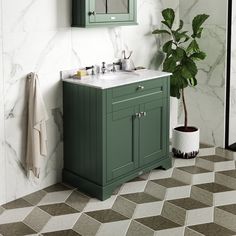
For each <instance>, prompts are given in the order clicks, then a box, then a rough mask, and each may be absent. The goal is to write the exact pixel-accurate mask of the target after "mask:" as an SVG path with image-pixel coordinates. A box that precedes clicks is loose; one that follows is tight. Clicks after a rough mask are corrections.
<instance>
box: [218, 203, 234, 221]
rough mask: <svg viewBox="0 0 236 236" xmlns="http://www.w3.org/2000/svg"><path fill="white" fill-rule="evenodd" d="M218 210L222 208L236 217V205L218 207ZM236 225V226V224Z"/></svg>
mask: <svg viewBox="0 0 236 236" xmlns="http://www.w3.org/2000/svg"><path fill="white" fill-rule="evenodd" d="M217 208H220V209H222V210H224V211H227V212H230V213H232V214H233V215H236V204H232V205H226V206H220V207H217ZM235 224H236V222H235Z"/></svg>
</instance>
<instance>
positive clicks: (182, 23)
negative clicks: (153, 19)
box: [176, 20, 184, 31]
mask: <svg viewBox="0 0 236 236" xmlns="http://www.w3.org/2000/svg"><path fill="white" fill-rule="evenodd" d="M183 27H184V22H183V21H182V20H180V21H179V28H178V29H177V30H176V31H180V30H182V29H183Z"/></svg>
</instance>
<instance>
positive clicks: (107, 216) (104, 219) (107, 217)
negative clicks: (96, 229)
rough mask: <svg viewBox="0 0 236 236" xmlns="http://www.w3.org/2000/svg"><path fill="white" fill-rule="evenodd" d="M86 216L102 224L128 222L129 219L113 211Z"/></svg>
mask: <svg viewBox="0 0 236 236" xmlns="http://www.w3.org/2000/svg"><path fill="white" fill-rule="evenodd" d="M86 214H87V215H88V216H90V217H92V218H94V219H96V220H97V221H99V222H101V223H110V222H115V221H121V220H127V219H128V218H127V217H125V216H123V215H121V214H119V213H118V212H115V211H113V210H111V209H108V210H101V211H91V212H86Z"/></svg>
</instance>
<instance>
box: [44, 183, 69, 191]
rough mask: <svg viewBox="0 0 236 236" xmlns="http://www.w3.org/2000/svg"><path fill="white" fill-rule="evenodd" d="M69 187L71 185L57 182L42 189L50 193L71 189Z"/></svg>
mask: <svg viewBox="0 0 236 236" xmlns="http://www.w3.org/2000/svg"><path fill="white" fill-rule="evenodd" d="M71 189H72V188H71V187H69V186H67V185H65V184H62V183H58V184H54V185H52V186H49V187H47V188H44V189H43V190H44V191H46V192H47V193H51V192H58V191H66V190H71Z"/></svg>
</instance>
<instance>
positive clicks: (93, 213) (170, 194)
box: [0, 147, 236, 236]
mask: <svg viewBox="0 0 236 236" xmlns="http://www.w3.org/2000/svg"><path fill="white" fill-rule="evenodd" d="M206 149H208V147H206ZM204 155H209V154H204ZM231 156H232V155H229V153H228V152H227V158H225V157H223V156H222V155H220V156H217V155H212V154H211V156H201V157H197V158H196V159H195V160H191V161H189V160H180V159H178V160H177V159H173V165H174V166H173V168H171V169H169V170H167V171H163V170H159V169H155V170H153V171H151V172H150V173H147V174H145V175H143V176H140V177H138V178H135V179H133V180H131V181H129V182H127V183H125V184H122V185H121V186H120V187H119V188H118V191H115V192H114V194H113V195H112V196H111V198H109V199H107V200H106V201H104V202H101V201H99V200H97V199H95V198H90V197H88V196H86V195H85V194H84V193H81V192H79V190H77V189H75V188H73V187H70V186H67V184H64V183H58V184H55V185H53V186H49V187H47V188H44V189H42V190H40V191H37V192H35V193H32V194H29V195H27V196H25V197H23V198H20V199H17V200H15V201H12V202H9V203H7V204H4V205H2V206H0V235H1V236H8V235H9V236H18V235H37V236H39V235H40V236H43V235H45V236H46V235H47V236H54V235H55V236H63V235H68V236H80V235H83V236H111V235H112V236H125V235H126V236H144V235H145V236H166V235H176V236H183V235H185V236H200V235H209V236H211V235H214V236H215V235H216V236H218V235H220V236H227V235H236V224H235V222H236V170H235V161H233V160H231V159H232V158H231ZM184 231H185V232H184Z"/></svg>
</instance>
